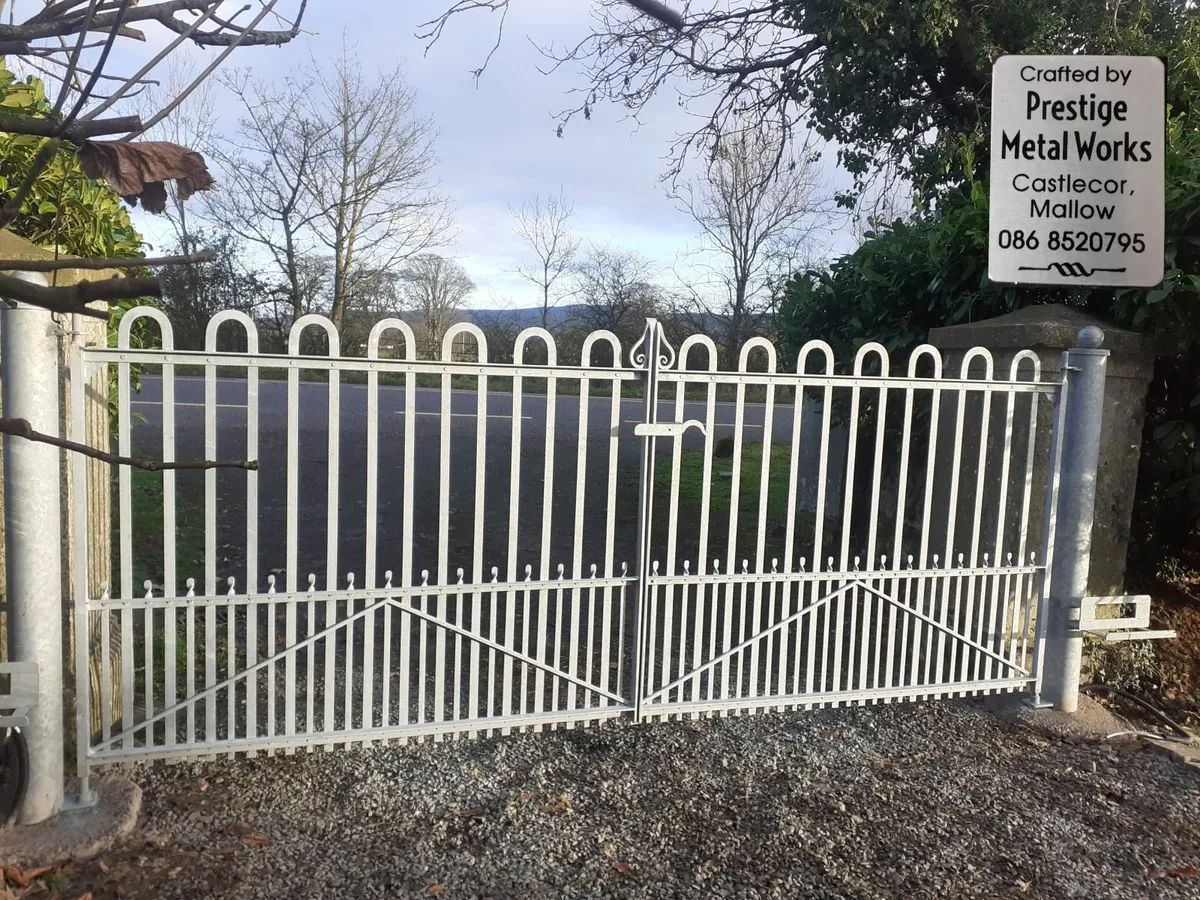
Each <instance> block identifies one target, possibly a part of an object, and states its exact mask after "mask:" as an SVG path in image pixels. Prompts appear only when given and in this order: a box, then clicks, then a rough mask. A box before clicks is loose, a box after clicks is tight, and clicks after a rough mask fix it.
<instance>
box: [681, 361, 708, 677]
mask: <svg viewBox="0 0 1200 900" xmlns="http://www.w3.org/2000/svg"><path fill="white" fill-rule="evenodd" d="M707 349H708V353H709V356H708V363H709V364H708V368H709V370H710V371H713V372H715V371H716V369H717V349H716V345H714V344H711V343H710V344H708V346H707ZM684 350H685V348H683V347H681V348H680V351H679V353H680V358H685V354H684ZM716 421H717V385H716V380H715V379H713V380H711V381H709V383H708V386H707V389H706V393H705V399H704V463H703V466H702V471H701V473H700V478H701V483H700V526H699V529H698V531H697V546H696V574H697V575H701V576H702V575H704V573H705V572H707V571H708V533H709V524H710V522H709V519H710V514H711V510H712V461H713V432H714V431H715V430H716ZM695 591H696V600H695V606H696V618H695V633H694V638H695V639H694V641H693V643H692V669H693V670H698V669H699V668H700V663H701V657H702V654H703V651H704V622H705V618H706V617H705V615H704V611H705V607H706V606H708V605H709V604H710V603H711V606H712V608H711V611H710V614H709V615H708V616H707V620H708V626H709V651H708V652H709V659H711V658H712V657H713V656H715V655H716V649H715V641H716V634H717V592H716V588H715V587H714V588H713V590H712V593H711V596H710V594H709V591H708V589H707V588H706V587H705V585H704V582H703V581H702V580H701V581H700V582H697V584H696V586H695ZM706 681H707V687H708V691H709V695H710V699H711V694H712V684H713V673H712V672H709V673H708V676H707V679H706ZM701 687H702V685H701V676H700V675H699V674H697V675H696V677H695V678H693V679H692V699H693V700H699V699H700V698H701ZM680 696H681V697H682V693H681V694H680Z"/></svg>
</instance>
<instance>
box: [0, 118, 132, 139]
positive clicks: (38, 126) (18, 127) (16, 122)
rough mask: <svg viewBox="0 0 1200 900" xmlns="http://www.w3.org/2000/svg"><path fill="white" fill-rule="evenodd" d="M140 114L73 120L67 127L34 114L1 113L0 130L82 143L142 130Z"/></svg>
mask: <svg viewBox="0 0 1200 900" xmlns="http://www.w3.org/2000/svg"><path fill="white" fill-rule="evenodd" d="M141 127H142V120H141V117H140V116H117V117H115V118H112V119H93V120H91V121H88V122H72V123H71V124H70V125H68V126H67V127H66V128H65V129H63V127H62V123H61V122H56V121H54V120H53V119H37V118H34V117H32V116H9V115H3V114H0V131H4V132H8V133H9V134H31V135H35V136H37V137H59V136H60V135H59V131H60V129H61V130H62V135H61V136H62V137H63V138H65V139H66V140H68V141H70V142H71V143H72V144H82V143H83V142H84V141H86V140H87V139H88V138H94V137H99V136H100V135H103V134H124V133H125V132H127V131H140V130H141Z"/></svg>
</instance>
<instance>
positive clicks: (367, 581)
mask: <svg viewBox="0 0 1200 900" xmlns="http://www.w3.org/2000/svg"><path fill="white" fill-rule="evenodd" d="M368 355H373V354H371V353H370V351H368ZM378 494H379V373H378V372H377V371H376V370H374V369H370V370H368V371H367V508H366V523H365V524H366V528H365V534H364V542H365V545H366V546H365V548H364V549H365V550H366V558H365V561H364V565H363V588H365V589H366V590H368V591H370V590H374V588H375V570H376V569H377V568H378V566H379V534H378V526H379V521H378V520H379V496H378ZM366 602H367V603H368V604H371V603H378V601H377V600H367V601H366ZM390 605H391V604H387V603H385V604H383V609H384V610H387V609H388V607H389V606H390ZM375 618H376V613H374V612H371V613H368V614H367V615H366V616H365V617H364V621H363V676H362V706H361V710H362V712H361V716H362V727H363V728H371V727H373V726H374V725H375V651H376V648H375ZM386 679H387V676H386V674H385V675H384V681H385V684H386ZM385 690H386V688H385ZM385 709H386V706H385ZM385 714H386V713H385Z"/></svg>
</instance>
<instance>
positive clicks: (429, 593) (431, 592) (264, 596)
mask: <svg viewBox="0 0 1200 900" xmlns="http://www.w3.org/2000/svg"><path fill="white" fill-rule="evenodd" d="M636 580H637V579H636V578H634V577H632V576H627V575H614V576H609V577H601V576H597V577H595V578H562V579H555V580H549V581H545V580H543V581H532V580H531V581H480V582H474V583H472V582H465V581H464V582H455V583H451V584H417V585H412V586H411V587H398V586H396V585H392V586H391V587H382V588H371V589H367V588H357V587H355V588H345V589H341V590H335V591H280V592H277V593H262V592H257V593H252V594H236V593H235V594H228V593H226V594H204V595H200V594H197V595H195V596H192V597H101V598H99V599H95V600H88V601H87V608H88V609H89V610H92V611H101V610H106V609H189V608H193V607H201V608H203V607H209V606H215V607H221V606H248V605H250V604H252V603H262V604H266V603H309V602H311V601H314V600H315V601H336V600H393V599H399V598H405V597H456V596H459V595H462V594H512V593H528V592H530V591H561V590H570V589H575V588H578V589H589V588H609V587H624V586H625V585H627V584H630V583H632V582H634V581H636Z"/></svg>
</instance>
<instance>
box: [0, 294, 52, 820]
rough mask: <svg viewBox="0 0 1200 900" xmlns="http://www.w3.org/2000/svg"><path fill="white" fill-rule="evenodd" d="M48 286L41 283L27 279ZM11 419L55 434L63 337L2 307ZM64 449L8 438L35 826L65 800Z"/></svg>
mask: <svg viewBox="0 0 1200 900" xmlns="http://www.w3.org/2000/svg"><path fill="white" fill-rule="evenodd" d="M21 277H28V278H30V280H36V281H37V282H38V283H41V284H45V281H44V279H42V278H41V277H40V276H37V275H34V276H24V275H22V276H21ZM0 331H2V332H3V337H2V338H0V341H2V346H0V360H2V362H0V366H2V369H3V397H4V415H5V416H6V417H8V418H10V419H25V420H26V421H27V422H29V424H30V425H31V426H32V427H33V429H34V430H35V431H40V432H42V433H44V434H50V435H57V434H58V428H59V419H58V390H59V385H58V334H57V328H56V325H55V322H54V317H53V315H52V314H51V313H50V312H48V311H46V310H44V309H39V308H37V307H32V306H28V305H25V304H14V305H12V306H11V307H10V306H9V305H8V304H6V303H4V304H0ZM59 453H60V451H59V449H58V448H57V447H52V446H50V445H49V444H44V443H35V442H33V441H29V440H26V439H25V438H21V437H15V436H13V435H5V437H4V533H5V535H4V536H5V546H4V551H5V556H6V560H7V600H8V653H9V657H8V658H9V659H10V660H18V661H22V662H25V661H28V662H33V663H35V664H36V665H37V670H38V698H37V705H36V706H35V707H33V708H32V709H31V710H30V711H29V726H28V728H26V730H25V739H26V743H27V744H28V747H29V789H28V791H27V793H26V795H25V800H24V802H23V804H22V805H21V808H20V810H19V811H18V814H17V821H18V822H20V823H21V824H25V825H31V824H34V823H36V822H42V821H44V820H46V819H48V818H50V817H51V816H53V815H54V814H55V813H56V812H58V810H59V808H60V806H61V805H62V800H63V621H62V620H63V604H62V578H61V572H62V569H61V565H62V556H61V554H62V537H61V536H62V527H61V523H60V521H59V488H60V485H61V483H62V472H61V471H60V469H61V467H60V465H59Z"/></svg>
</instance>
